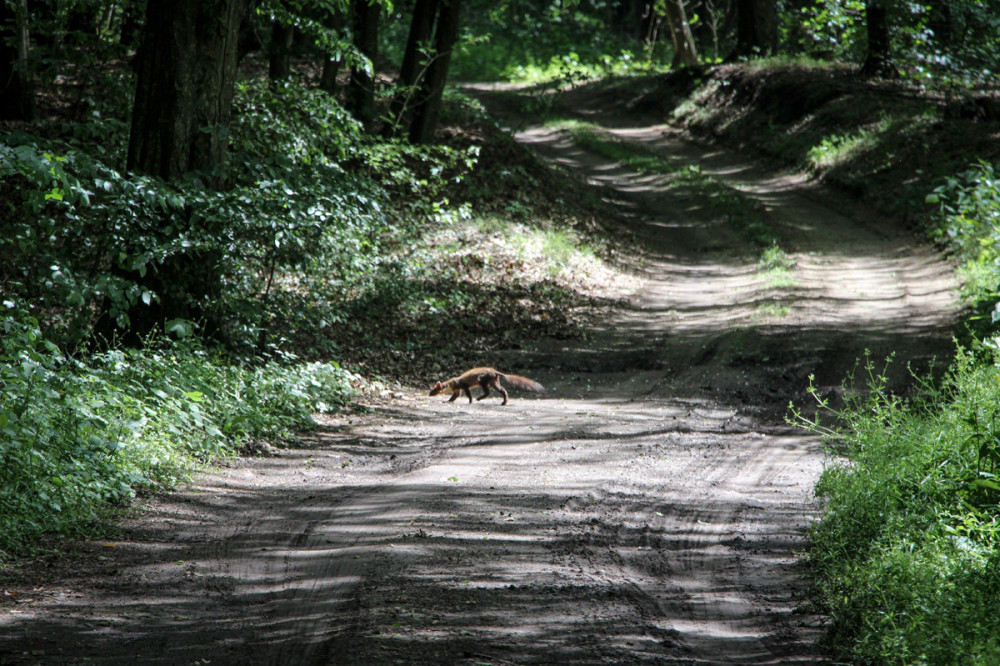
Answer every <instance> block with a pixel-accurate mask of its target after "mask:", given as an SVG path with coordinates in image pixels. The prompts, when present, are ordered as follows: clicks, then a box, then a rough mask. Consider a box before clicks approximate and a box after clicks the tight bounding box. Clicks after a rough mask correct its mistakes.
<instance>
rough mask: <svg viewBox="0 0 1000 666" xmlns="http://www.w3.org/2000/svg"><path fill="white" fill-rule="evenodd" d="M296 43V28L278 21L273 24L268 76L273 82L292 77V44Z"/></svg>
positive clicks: (269, 47) (269, 46) (269, 44)
mask: <svg viewBox="0 0 1000 666" xmlns="http://www.w3.org/2000/svg"><path fill="white" fill-rule="evenodd" d="M294 41H295V26H293V25H288V24H287V23H283V22H282V21H279V20H277V19H276V20H274V21H272V22H271V40H270V42H269V43H268V54H267V56H268V58H267V75H268V77H269V78H270V79H271V80H272V81H285V80H286V79H288V77H289V76H291V75H292V43H293V42H294Z"/></svg>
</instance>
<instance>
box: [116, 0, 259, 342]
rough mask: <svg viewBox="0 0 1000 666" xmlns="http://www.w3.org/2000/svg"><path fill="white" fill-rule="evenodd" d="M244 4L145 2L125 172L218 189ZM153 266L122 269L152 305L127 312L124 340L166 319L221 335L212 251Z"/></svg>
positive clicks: (245, 0) (237, 0)
mask: <svg viewBox="0 0 1000 666" xmlns="http://www.w3.org/2000/svg"><path fill="white" fill-rule="evenodd" d="M248 4H249V0H149V5H148V7H147V11H146V24H145V30H144V33H143V42H142V45H141V47H140V49H139V54H138V56H137V65H138V68H137V77H136V78H137V80H136V94H135V103H134V105H133V111H132V131H131V134H130V136H129V148H128V160H127V163H126V165H127V168H128V170H130V171H139V172H142V173H146V174H150V175H154V176H159V177H161V178H164V179H167V180H173V179H178V178H180V177H182V176H184V175H185V174H188V173H191V172H200V173H201V174H202V175H203V177H204V179H205V182H207V183H208V184H209V185H210V186H213V187H220V188H221V187H222V186H223V185H224V182H225V180H224V177H223V171H222V169H223V167H224V163H225V158H226V152H227V143H228V138H229V132H228V128H229V117H230V112H231V109H232V100H233V86H234V81H235V78H236V57H237V41H238V37H239V26H240V19H241V18H242V16H243V14H244V13H245V12H246V10H247V7H248ZM165 233H166V232H165ZM150 268H151V270H149V271H148V272H146V273H145V274H138V273H136V272H132V271H128V270H127V269H124V268H120V269H119V270H120V271H121V272H123V273H126V276H127V277H128V278H129V279H130V280H132V281H133V282H135V283H136V284H139V285H140V286H142V287H143V288H144V289H145V290H148V291H151V292H153V293H154V294H156V300H155V301H153V302H152V303H150V304H149V305H145V306H144V305H143V304H142V303H137V304H136V305H134V306H133V307H132V308H131V309H130V311H129V313H128V316H129V320H130V323H129V326H128V330H127V332H126V333H127V335H126V336H125V338H124V339H125V340H126V341H127V342H136V341H138V340H140V339H141V336H143V335H145V334H147V333H149V332H150V331H153V330H156V329H157V328H160V327H162V325H163V322H164V321H165V320H168V319H172V318H184V319H190V320H199V321H202V322H203V323H204V324H205V326H206V329H205V330H206V332H207V333H209V334H214V333H215V332H217V331H218V330H219V329H220V322H219V321H218V320H217V319H216V318H215V317H213V315H212V312H211V308H212V306H213V303H214V302H215V301H216V299H217V296H218V294H219V292H220V289H221V278H220V273H219V265H218V258H217V256H215V254H214V253H213V252H211V251H204V250H178V251H177V252H176V253H174V254H171V255H169V256H167V257H166V258H165V259H164V261H163V262H162V263H159V264H156V265H154V266H151V267H150ZM104 319H105V320H104V322H103V329H99V331H100V332H104V333H107V332H108V331H109V330H111V331H112V332H114V333H116V334H119V333H121V331H119V330H117V329H118V327H117V324H116V322H111V321H109V318H108V317H107V316H105V318H104ZM160 330H162V328H160Z"/></svg>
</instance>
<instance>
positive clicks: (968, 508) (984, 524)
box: [799, 340, 1000, 665]
mask: <svg viewBox="0 0 1000 666" xmlns="http://www.w3.org/2000/svg"><path fill="white" fill-rule="evenodd" d="M998 351H1000V345H998V341H997V340H992V341H989V342H988V343H986V344H982V345H979V346H978V347H977V348H976V349H974V350H972V351H962V350H959V352H958V354H957V356H956V359H955V363H954V367H953V368H952V370H951V371H950V372H949V373H948V375H947V376H946V377H945V379H944V380H943V382H942V383H941V385H940V386H939V387H936V388H935V387H934V386H932V384H931V383H930V382H922V383H921V386H922V388H921V390H920V391H919V392H918V395H917V396H916V397H914V398H913V399H912V400H910V401H904V400H902V399H901V398H900V397H898V396H895V395H893V394H891V393H889V392H888V390H887V388H886V381H885V378H884V374H882V373H879V372H877V371H876V370H875V368H874V367H873V364H872V363H871V362H870V361H869V362H868V363H867V364H866V367H865V371H866V373H867V380H868V386H867V391H865V392H858V393H855V392H853V391H852V392H849V393H848V398H847V404H846V406H845V408H843V409H842V410H838V411H836V412H834V416H836V418H837V425H836V427H835V428H834V429H833V430H828V429H826V428H823V427H821V426H820V425H819V424H818V421H810V422H809V426H810V427H811V428H812V429H813V430H814V431H818V432H825V433H826V434H827V439H828V442H829V443H830V445H831V453H832V454H833V455H834V456H835V457H834V458H832V460H831V463H830V465H829V466H828V468H827V469H826V471H825V472H824V473H823V476H822V479H821V481H820V483H819V485H818V487H817V492H818V493H819V494H820V495H821V496H823V497H824V498H825V500H826V503H825V507H824V512H823V517H822V520H821V521H820V522H819V523H818V524H817V525H816V526H815V527H814V529H813V530H812V535H811V536H812V543H813V549H812V554H811V558H812V560H813V563H814V564H815V571H816V575H817V588H816V595H817V599H818V601H819V603H820V605H821V607H822V609H823V610H824V611H825V612H827V613H829V614H830V616H831V618H832V619H833V621H834V634H833V636H832V638H833V641H834V645H835V647H836V649H837V650H838V651H839V652H840V653H841V654H842V656H843V657H844V658H846V659H850V660H852V661H853V662H854V663H870V664H900V665H903V664H969V663H995V662H996V661H997V659H998V658H1000V651H998V648H1000V645H998V643H997V641H996V636H997V635H1000V613H998V611H1000V567H998V564H1000V483H998V476H997V475H998V473H1000V407H998V405H1000V353H998ZM820 404H821V406H823V407H825V408H827V409H829V405H828V404H827V403H826V402H825V401H823V400H820ZM799 416H800V417H801V414H800V415H799Z"/></svg>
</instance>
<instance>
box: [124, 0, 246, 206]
mask: <svg viewBox="0 0 1000 666" xmlns="http://www.w3.org/2000/svg"><path fill="white" fill-rule="evenodd" d="M248 2H249V0H149V5H148V7H147V11H146V26H145V32H144V38H143V43H142V46H141V48H140V52H139V55H138V63H137V64H138V67H137V77H136V92H135V103H134V105H133V107H132V130H131V133H130V135H129V146H128V160H127V161H126V167H127V168H128V170H130V171H132V170H135V171H141V172H143V173H147V174H152V175H156V176H160V177H162V178H166V179H174V178H179V177H181V176H183V175H184V174H186V173H189V172H191V171H202V172H205V173H206V174H207V176H208V180H209V182H210V183H211V184H213V185H215V186H221V185H222V183H223V177H222V174H221V172H220V168H221V167H222V166H223V164H224V162H225V158H226V149H227V143H228V136H229V135H228V128H229V116H230V112H231V108H232V101H233V84H234V82H235V79H236V54H237V48H236V46H237V40H238V37H239V34H238V33H239V26H240V19H241V17H242V15H243V13H244V12H245V11H246V9H247V6H248Z"/></svg>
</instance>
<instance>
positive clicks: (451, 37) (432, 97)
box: [410, 0, 462, 143]
mask: <svg viewBox="0 0 1000 666" xmlns="http://www.w3.org/2000/svg"><path fill="white" fill-rule="evenodd" d="M461 8H462V0H442V2H441V6H440V10H439V11H438V20H437V30H436V31H435V35H434V55H433V56H432V60H431V62H430V64H429V65H428V66H427V72H426V74H424V82H423V85H422V86H421V88H420V96H421V98H420V100H419V102H418V104H417V107H416V109H415V110H414V116H413V123H412V124H411V125H410V141H411V142H413V143H429V142H430V141H431V139H432V138H433V137H434V130H435V129H437V121H438V114H439V113H440V111H441V97H442V96H443V95H444V84H445V81H446V80H447V78H448V66H449V65H450V64H451V51H452V49H453V48H454V47H455V41H456V39H458V26H459V14H460V12H461Z"/></svg>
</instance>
